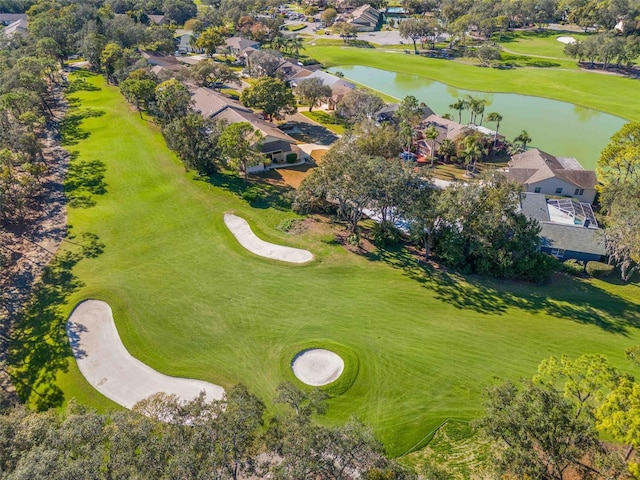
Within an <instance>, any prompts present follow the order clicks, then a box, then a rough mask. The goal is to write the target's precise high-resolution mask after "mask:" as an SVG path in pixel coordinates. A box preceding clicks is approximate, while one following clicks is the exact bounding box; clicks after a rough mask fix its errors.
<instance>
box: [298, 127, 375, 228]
mask: <svg viewBox="0 0 640 480" xmlns="http://www.w3.org/2000/svg"><path fill="white" fill-rule="evenodd" d="M374 163H376V162H374V161H372V159H371V157H369V156H366V155H362V153H361V152H359V151H358V149H357V148H356V147H355V145H354V144H353V142H352V141H351V139H350V138H349V137H343V138H342V139H340V140H338V141H337V142H335V143H334V144H333V146H332V147H331V149H329V152H328V153H327V154H326V155H325V156H324V157H323V158H322V163H321V164H320V166H319V167H318V168H316V169H315V170H314V171H313V173H311V175H309V176H308V177H307V178H305V180H304V181H303V182H302V184H301V186H300V188H299V189H298V191H297V194H296V196H297V200H298V203H300V204H304V203H308V202H309V198H310V199H321V200H325V201H331V202H333V203H334V204H336V209H337V215H338V218H341V219H344V220H346V221H347V223H348V224H349V227H350V230H351V233H352V234H353V235H357V233H358V223H359V222H360V220H361V219H362V216H363V215H364V209H365V208H367V206H368V205H369V204H370V203H371V200H372V198H373V195H374V193H375V191H374V189H375V187H374V179H375V168H374Z"/></svg>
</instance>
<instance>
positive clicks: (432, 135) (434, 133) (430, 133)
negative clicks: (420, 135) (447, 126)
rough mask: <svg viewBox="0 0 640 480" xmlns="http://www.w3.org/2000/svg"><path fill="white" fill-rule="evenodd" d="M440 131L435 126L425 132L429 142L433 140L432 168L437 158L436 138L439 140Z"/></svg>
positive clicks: (430, 126) (429, 127)
mask: <svg viewBox="0 0 640 480" xmlns="http://www.w3.org/2000/svg"><path fill="white" fill-rule="evenodd" d="M439 134H440V132H438V129H437V128H436V127H434V126H433V125H429V126H428V127H427V128H426V129H425V131H424V138H426V139H427V140H431V165H430V166H431V167H433V162H434V160H435V158H436V138H438V135H439Z"/></svg>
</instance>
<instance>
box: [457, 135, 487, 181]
mask: <svg viewBox="0 0 640 480" xmlns="http://www.w3.org/2000/svg"><path fill="white" fill-rule="evenodd" d="M485 154H486V150H485V149H484V148H483V146H482V143H481V141H480V138H478V137H477V136H476V135H468V136H466V137H465V138H464V150H463V151H462V156H463V157H464V158H465V159H466V163H467V174H471V175H475V173H476V164H477V162H478V159H479V158H480V157H482V156H483V155H485Z"/></svg>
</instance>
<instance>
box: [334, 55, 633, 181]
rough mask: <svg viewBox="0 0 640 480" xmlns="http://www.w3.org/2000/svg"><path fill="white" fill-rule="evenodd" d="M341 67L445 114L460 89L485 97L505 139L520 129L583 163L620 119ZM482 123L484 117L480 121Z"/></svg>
mask: <svg viewBox="0 0 640 480" xmlns="http://www.w3.org/2000/svg"><path fill="white" fill-rule="evenodd" d="M330 70H332V71H336V70H339V71H342V72H344V74H345V77H347V78H349V79H351V80H354V81H356V82H358V83H362V84H364V85H367V86H369V87H371V88H374V89H376V90H379V91H380V92H384V93H386V94H387V95H391V96H393V97H396V98H404V97H405V96H407V95H413V96H415V97H416V98H417V99H418V100H420V101H422V102H425V103H426V104H427V105H429V107H431V109H432V110H433V111H434V112H436V113H438V114H440V115H443V114H447V113H448V114H450V115H452V116H453V118H454V119H455V120H458V112H457V111H455V110H452V109H450V108H449V105H451V104H452V103H454V102H455V101H456V100H457V99H458V98H461V97H464V96H465V95H472V96H474V97H480V98H483V99H485V100H486V101H487V103H486V105H485V115H486V114H487V113H489V112H497V113H499V114H500V115H502V117H503V120H502V122H500V133H502V134H504V135H505V136H506V137H507V138H508V139H513V138H515V137H516V136H517V135H518V134H519V133H520V132H521V131H522V130H526V131H527V132H528V133H529V135H530V136H531V138H532V139H533V142H532V143H533V144H535V145H536V146H537V147H538V148H541V149H542V150H545V151H547V152H549V153H551V154H554V155H557V156H566V157H575V158H577V159H578V160H579V161H580V163H582V165H584V166H585V168H595V163H596V160H597V159H598V157H599V155H600V151H601V150H602V149H603V148H604V147H605V146H606V145H607V143H609V138H610V137H611V135H613V134H614V133H615V132H616V131H617V130H619V129H620V128H621V127H622V126H623V125H624V123H625V120H624V119H622V118H619V117H615V116H613V115H609V114H605V113H601V112H598V111H596V110H591V109H588V108H584V107H579V106H576V105H573V104H570V103H564V102H558V101H555V100H548V99H545V98H539V97H531V96H527V95H516V94H511V93H487V92H477V91H470V90H463V89H458V88H455V87H451V86H449V85H445V84H444V83H440V82H436V81H433V80H429V79H426V78H424V77H420V76H418V75H408V74H403V73H397V72H389V71H386V70H379V69H376V68H371V67H362V66H349V67H347V66H344V67H343V66H341V67H336V68H333V69H330ZM468 120H469V112H468V111H463V112H462V121H463V122H466V121H468ZM485 123H486V122H485Z"/></svg>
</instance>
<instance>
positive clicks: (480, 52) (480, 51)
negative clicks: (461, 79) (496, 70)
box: [474, 43, 500, 67]
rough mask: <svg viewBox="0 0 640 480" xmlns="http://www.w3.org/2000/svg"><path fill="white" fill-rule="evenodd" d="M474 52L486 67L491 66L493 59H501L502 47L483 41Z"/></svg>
mask: <svg viewBox="0 0 640 480" xmlns="http://www.w3.org/2000/svg"><path fill="white" fill-rule="evenodd" d="M474 54H475V56H476V58H477V59H478V60H480V64H481V65H482V66H484V67H488V66H490V65H491V61H492V60H500V49H499V48H498V47H494V46H493V45H491V44H490V43H483V44H482V45H480V46H478V47H476V49H475V50H474Z"/></svg>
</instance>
